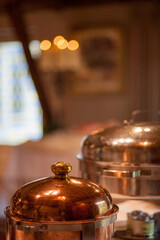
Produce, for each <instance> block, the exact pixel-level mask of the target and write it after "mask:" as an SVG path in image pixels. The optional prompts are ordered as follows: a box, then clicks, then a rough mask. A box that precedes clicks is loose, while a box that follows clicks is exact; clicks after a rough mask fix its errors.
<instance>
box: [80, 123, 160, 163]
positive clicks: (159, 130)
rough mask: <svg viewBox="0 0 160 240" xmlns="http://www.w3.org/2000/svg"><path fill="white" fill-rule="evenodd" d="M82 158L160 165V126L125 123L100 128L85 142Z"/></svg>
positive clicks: (86, 138) (85, 139)
mask: <svg viewBox="0 0 160 240" xmlns="http://www.w3.org/2000/svg"><path fill="white" fill-rule="evenodd" d="M78 158H83V159H88V160H94V161H102V162H104V161H107V162H109V161H114V162H125V163H137V164H139V163H154V164H156V163H158V164H159V163H160V162H159V161H160V124H159V123H148V122H141V123H134V124H132V123H128V122H127V123H125V124H124V125H121V126H116V127H111V128H106V129H99V130H97V131H94V132H91V134H90V135H88V136H85V137H84V138H83V140H82V153H81V154H80V155H79V156H78Z"/></svg>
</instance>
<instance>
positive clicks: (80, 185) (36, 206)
mask: <svg viewBox="0 0 160 240" xmlns="http://www.w3.org/2000/svg"><path fill="white" fill-rule="evenodd" d="M51 169H52V171H53V172H54V174H55V176H53V177H47V178H43V179H39V180H36V181H33V182H30V183H28V184H26V185H24V186H23V187H22V188H20V189H19V190H18V191H17V192H16V193H15V194H14V195H13V197H12V199H11V204H10V208H9V215H10V217H11V218H13V219H16V221H17V220H19V221H31V222H51V223H53V222H57V221H69V222H70V221H80V222H83V221H86V220H87V221H88V220H94V221H96V220H97V221H98V220H101V219H103V218H104V219H105V218H108V217H109V216H110V215H113V214H115V213H117V211H118V208H117V207H116V206H115V205H112V199H111V196H110V194H109V192H108V191H107V190H105V189H103V188H102V187H100V186H98V185H97V184H95V183H92V182H90V181H88V180H84V179H81V178H75V177H70V176H68V173H69V172H70V171H71V165H69V164H68V163H64V162H58V163H56V164H54V165H52V167H51Z"/></svg>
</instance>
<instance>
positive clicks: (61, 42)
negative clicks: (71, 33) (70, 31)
mask: <svg viewBox="0 0 160 240" xmlns="http://www.w3.org/2000/svg"><path fill="white" fill-rule="evenodd" d="M67 46H68V41H67V40H66V39H61V40H59V41H58V43H57V47H58V48H59V49H65V48H67Z"/></svg>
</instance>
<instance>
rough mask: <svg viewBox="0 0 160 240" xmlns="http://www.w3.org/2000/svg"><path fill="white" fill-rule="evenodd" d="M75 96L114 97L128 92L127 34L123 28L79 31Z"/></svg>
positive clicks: (74, 78)
mask: <svg viewBox="0 0 160 240" xmlns="http://www.w3.org/2000/svg"><path fill="white" fill-rule="evenodd" d="M74 37H75V39H76V40H77V41H78V42H79V49H78V50H77V53H76V58H75V56H74V59H75V61H77V66H78V67H77V68H76V71H75V72H74V76H72V78H73V79H72V87H71V88H72V92H73V93H74V94H83V95H85V94H87V95H88V94H112V93H120V92H122V91H123V89H124V57H125V53H124V32H123V30H122V28H121V27H119V26H105V27H95V28H94V27H91V28H85V29H80V30H77V31H76V33H75V35H74Z"/></svg>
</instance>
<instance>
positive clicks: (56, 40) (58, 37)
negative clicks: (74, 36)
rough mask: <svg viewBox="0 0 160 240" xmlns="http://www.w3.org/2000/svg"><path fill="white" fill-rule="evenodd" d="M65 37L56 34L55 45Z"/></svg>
mask: <svg viewBox="0 0 160 240" xmlns="http://www.w3.org/2000/svg"><path fill="white" fill-rule="evenodd" d="M63 39H64V37H63V36H60V35H58V36H56V37H55V38H54V40H53V43H54V45H57V43H58V42H59V41H60V40H63Z"/></svg>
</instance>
